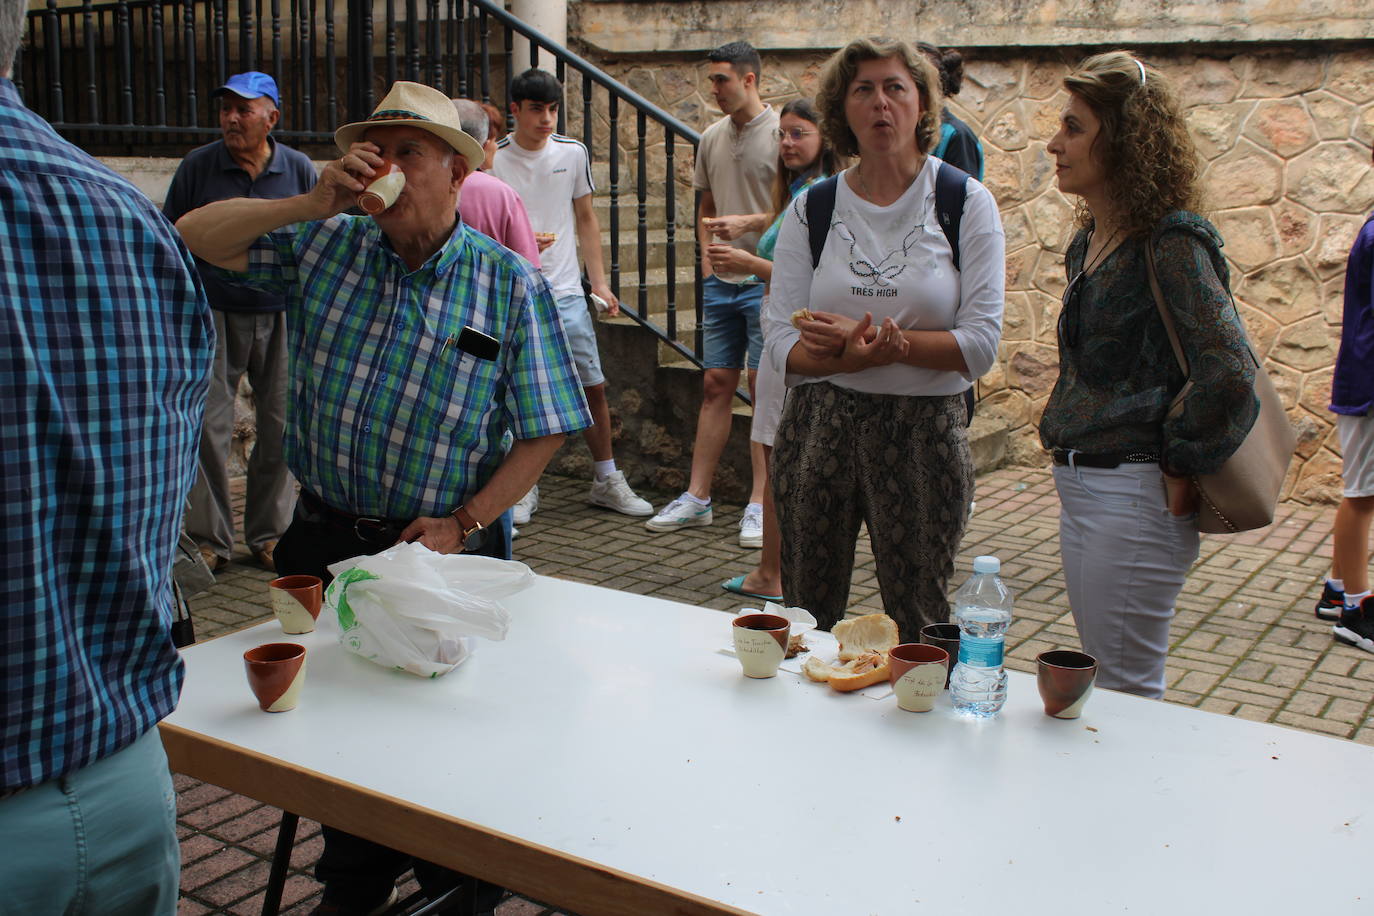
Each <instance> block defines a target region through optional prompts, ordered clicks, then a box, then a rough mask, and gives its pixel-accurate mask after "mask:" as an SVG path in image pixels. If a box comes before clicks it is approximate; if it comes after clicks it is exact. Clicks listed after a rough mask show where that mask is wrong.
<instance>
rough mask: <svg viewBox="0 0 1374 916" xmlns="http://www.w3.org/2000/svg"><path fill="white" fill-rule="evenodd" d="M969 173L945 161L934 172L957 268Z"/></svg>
mask: <svg viewBox="0 0 1374 916" xmlns="http://www.w3.org/2000/svg"><path fill="white" fill-rule="evenodd" d="M968 179H969V174H968V172H965V171H964V170H963V169H961V168H958V167H957V166H953V165H950V164H949V163H948V162H941V163H940V169H939V171H937V172H936V173H935V215H936V216H938V217H939V218H940V228H941V229H943V230H944V231H945V238H946V239H947V240H948V241H949V250H950V252H951V253H952V254H953V255H954V269H955V270H958V269H959V221H960V220H962V219H963V217H964V198H965V197H967V196H968ZM975 400H976V399H975V398H974V394H973V387H972V386H970V387H969V388H967V389H965V390H964V425H965V426H968V425H969V424H970V423H972V422H973V405H974V403H975Z"/></svg>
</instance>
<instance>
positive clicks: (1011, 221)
mask: <svg viewBox="0 0 1374 916" xmlns="http://www.w3.org/2000/svg"><path fill="white" fill-rule="evenodd" d="M598 5H599V4H598ZM682 6H683V7H684V8H686V7H691V6H692V4H683V5H682ZM584 18H585V17H584ZM672 46H676V47H681V46H682V44H681V43H678V44H676V45H672ZM825 56H826V55H825V54H824V53H822V52H815V51H812V52H778V53H765V55H764V77H763V81H762V93H763V95H764V97H765V98H766V99H767V100H769V101H771V102H774V103H779V102H784V101H786V100H787V99H789V98H792V97H794V96H796V95H801V94H804V95H812V94H813V93H814V90H815V86H816V81H817V78H818V75H819V71H820V66H821V64H822V62H823V61H824V59H825ZM967 56H968V60H967V64H966V70H965V73H966V79H965V82H964V87H963V91H962V92H961V93H960V95H959V96H958V97H957V98H955V99H954V100H952V102H951V108H952V109H953V110H954V112H955V113H956V114H958V115H959V116H960V117H961V118H963V119H965V120H966V121H968V122H969V124H971V125H972V126H973V128H974V129H975V131H977V132H978V134H979V135H980V136H981V137H982V138H983V142H984V146H985V150H986V154H987V175H986V184H987V186H988V187H989V189H990V190H991V191H992V192H993V194H994V195H996V197H997V200H998V201H999V203H1000V205H1001V210H1002V219H1003V222H1004V225H1005V227H1006V233H1007V310H1006V321H1005V327H1004V333H1003V343H1002V348H1001V358H1000V360H999V361H998V364H997V365H996V366H995V367H994V368H993V370H992V371H991V372H989V373H988V374H987V375H986V376H985V377H984V378H983V379H982V380H981V381H980V382H979V385H978V389H979V396H980V398H981V403H982V406H981V407H980V412H982V413H985V414H987V415H990V416H997V417H1000V418H1002V419H1003V420H1004V421H1005V422H1006V423H1007V424H1008V426H1009V428H1010V431H1011V435H1010V439H1009V443H1008V458H1009V460H1011V461H1014V462H1019V463H1024V464H1041V463H1043V462H1045V460H1046V456H1045V454H1044V453H1043V451H1041V449H1040V447H1039V441H1038V438H1037V434H1036V422H1037V421H1038V419H1039V416H1040V412H1041V411H1042V410H1043V408H1044V405H1045V401H1046V399H1047V397H1048V395H1049V391H1050V389H1051V388H1052V387H1053V384H1054V381H1055V378H1056V374H1057V369H1058V364H1057V354H1056V347H1055V322H1056V320H1057V318H1058V314H1059V308H1060V295H1061V293H1062V291H1063V288H1064V285H1065V278H1064V267H1063V251H1064V248H1065V245H1066V244H1067V241H1068V240H1069V238H1070V237H1071V229H1072V222H1073V202H1072V201H1070V200H1068V199H1066V198H1065V197H1064V196H1063V195H1061V194H1060V193H1059V192H1058V190H1057V188H1056V187H1055V182H1054V170H1053V162H1052V157H1050V156H1048V155H1047V154H1046V152H1045V144H1046V142H1047V141H1048V139H1049V138H1050V136H1051V135H1052V134H1053V132H1054V130H1055V128H1056V123H1057V119H1058V114H1059V111H1060V109H1061V108H1062V107H1063V105H1064V102H1065V93H1064V91H1063V89H1062V87H1061V79H1062V77H1063V76H1064V74H1065V73H1066V72H1067V69H1068V65H1069V64H1070V63H1072V62H1074V61H1076V60H1078V59H1079V58H1080V57H1081V56H1082V52H1081V51H1080V50H1079V49H1077V48H1063V49H1030V50H1022V49H998V50H989V49H976V50H971V51H969V52H968V54H967ZM1146 56H1147V57H1148V58H1149V59H1150V60H1151V62H1153V63H1155V64H1156V65H1158V66H1159V67H1160V68H1161V69H1162V70H1163V71H1164V72H1165V73H1167V74H1168V75H1169V76H1170V77H1171V78H1172V79H1173V80H1174V81H1175V83H1176V85H1177V86H1178V87H1179V88H1180V90H1181V93H1182V96H1183V98H1184V101H1185V104H1186V105H1187V114H1188V120H1189V123H1190V124H1191V125H1192V128H1193V135H1194V138H1195V140H1196V142H1197V145H1198V150H1199V152H1200V154H1201V156H1202V157H1203V159H1204V160H1205V172H1204V177H1203V181H1204V186H1205V191H1206V194H1207V200H1208V215H1209V216H1210V217H1211V218H1212V219H1213V221H1214V222H1215V223H1216V225H1217V227H1218V228H1219V229H1220V230H1221V233H1222V235H1223V236H1224V237H1225V239H1226V241H1227V244H1226V248H1225V252H1226V255H1227V257H1228V260H1229V261H1230V264H1231V269H1232V287H1233V290H1234V292H1235V295H1236V300H1237V303H1238V306H1239V309H1240V312H1241V314H1242V316H1243V317H1244V320H1245V323H1246V325H1247V327H1248V328H1249V331H1250V334H1251V337H1252V339H1253V341H1254V344H1255V346H1256V349H1257V350H1258V351H1259V353H1260V354H1261V356H1262V358H1263V359H1264V361H1265V366H1266V368H1267V369H1268V371H1269V372H1270V373H1271V375H1272V376H1273V378H1274V380H1275V383H1276V384H1277V386H1278V388H1279V390H1280V392H1281V393H1282V395H1283V398H1284V401H1285V404H1286V406H1287V407H1288V411H1289V416H1290V419H1291V420H1292V422H1293V424H1294V426H1295V427H1296V428H1297V430H1298V432H1299V445H1298V457H1297V460H1296V461H1295V462H1294V465H1293V469H1292V472H1291V476H1290V479H1289V483H1288V486H1287V490H1286V492H1287V494H1288V495H1289V496H1290V497H1292V498H1296V499H1300V500H1305V501H1311V500H1321V501H1325V500H1331V499H1334V498H1336V497H1337V496H1338V494H1339V488H1338V480H1339V470H1340V459H1339V445H1338V443H1337V441H1336V437H1335V431H1334V426H1333V423H1332V415H1331V414H1329V413H1328V412H1327V411H1326V404H1327V398H1328V395H1329V393H1330V382H1331V366H1332V363H1333V361H1334V359H1335V353H1336V346H1337V341H1338V338H1339V334H1340V324H1341V305H1342V283H1343V276H1344V266H1345V257H1346V253H1347V251H1348V249H1349V246H1350V243H1351V241H1352V240H1353V238H1354V235H1355V233H1356V231H1357V230H1358V229H1359V227H1360V225H1361V223H1362V222H1363V220H1364V216H1365V214H1367V213H1368V212H1369V210H1370V209H1371V207H1372V206H1374V168H1371V165H1370V145H1371V143H1374V47H1371V45H1370V43H1369V42H1360V43H1356V44H1353V45H1349V46H1346V47H1344V48H1339V47H1333V46H1330V45H1324V44H1322V43H1315V42H1314V43H1305V42H1294V43H1292V44H1290V45H1288V46H1287V47H1284V48H1279V47H1261V46H1253V45H1251V46H1245V47H1242V48H1237V47H1222V46H1219V47H1216V48H1214V49H1212V50H1192V49H1189V50H1186V51H1185V50H1168V49H1155V50H1153V51H1151V52H1150V53H1148V54H1146ZM601 63H602V64H603V66H605V67H606V68H607V69H608V70H609V71H610V72H611V73H612V74H613V75H615V76H617V77H618V78H620V79H622V80H624V81H625V82H627V83H628V84H629V85H631V86H632V87H634V88H635V89H636V90H637V91H638V92H640V93H641V94H643V95H645V96H646V97H648V98H649V99H650V100H652V101H654V102H656V103H658V104H660V105H662V106H663V107H664V108H665V109H667V110H668V111H669V112H670V113H672V114H673V115H675V116H676V117H678V118H680V119H681V120H683V121H685V122H686V123H688V124H689V125H692V126H695V127H698V128H701V127H705V126H706V125H707V124H708V123H710V122H711V121H712V120H714V119H715V118H716V117H719V112H718V111H716V110H715V109H714V108H713V106H712V104H711V102H710V97H709V94H708V92H707V88H706V81H705V75H706V64H705V63H704V61H703V59H702V55H701V54H698V53H691V54H683V53H674V54H651V55H636V56H635V57H633V58H631V59H625V58H616V59H612V58H609V57H608V58H606V59H604V60H602V61H601ZM689 176H690V173H689V172H688V171H687V169H679V175H678V179H679V200H683V199H687V200H690V184H689V183H688V178H689Z"/></svg>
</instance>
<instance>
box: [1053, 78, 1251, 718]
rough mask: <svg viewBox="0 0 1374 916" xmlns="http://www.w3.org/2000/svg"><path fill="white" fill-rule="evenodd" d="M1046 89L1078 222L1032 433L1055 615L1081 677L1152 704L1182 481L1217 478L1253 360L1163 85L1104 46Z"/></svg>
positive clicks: (1178, 573) (1187, 534)
mask: <svg viewBox="0 0 1374 916" xmlns="http://www.w3.org/2000/svg"><path fill="white" fill-rule="evenodd" d="M1064 86H1065V88H1066V89H1068V91H1069V102H1068V104H1067V105H1066V106H1065V107H1064V110H1063V112H1062V114H1061V116H1060V127H1059V131H1058V133H1056V134H1055V135H1054V138H1053V139H1052V140H1051V141H1050V142H1049V146H1048V150H1049V152H1050V154H1051V155H1053V156H1054V158H1055V162H1056V165H1057V169H1056V175H1057V176H1058V179H1059V190H1060V191H1062V192H1063V193H1065V194H1072V195H1076V196H1077V197H1078V198H1079V207H1078V226H1079V229H1078V232H1077V234H1076V235H1075V236H1074V239H1073V241H1072V243H1070V245H1069V249H1068V254H1067V255H1066V258H1065V262H1066V263H1065V266H1066V268H1067V276H1068V277H1069V283H1068V287H1067V288H1066V289H1065V291H1064V308H1063V311H1062V312H1061V313H1060V317H1059V367H1060V368H1059V380H1058V382H1057V383H1056V384H1055V387H1054V391H1053V392H1052V393H1051V394H1050V399H1049V403H1048V405H1047V406H1046V408H1045V412H1044V416H1043V418H1042V419H1041V423H1040V439H1041V442H1042V443H1044V445H1045V447H1046V448H1048V449H1050V450H1051V451H1052V453H1053V457H1054V464H1055V467H1054V480H1055V486H1056V488H1057V489H1058V491H1059V499H1060V503H1061V505H1062V511H1061V513H1060V547H1061V550H1062V552H1063V559H1064V578H1065V580H1066V583H1067V585H1068V590H1069V606H1070V608H1071V609H1072V611H1073V617H1074V623H1075V624H1076V625H1077V627H1078V633H1079V636H1080V638H1081V639H1082V641H1083V648H1084V650H1085V651H1087V652H1088V653H1089V654H1091V655H1093V656H1095V657H1096V658H1097V660H1098V676H1097V683H1098V685H1099V686H1102V687H1107V688H1110V689H1114V690H1123V691H1126V692H1128V693H1136V694H1140V695H1142V696H1149V697H1160V696H1162V695H1163V694H1164V662H1165V658H1166V656H1167V655H1168V651H1169V622H1170V619H1171V618H1172V617H1173V613H1174V600H1175V599H1176V598H1177V597H1178V594H1179V592H1180V591H1181V590H1182V588H1183V582H1184V579H1185V577H1186V575H1187V572H1188V567H1189V566H1190V565H1192V563H1193V561H1194V560H1195V559H1197V555H1198V532H1197V528H1196V525H1195V514H1196V513H1195V508H1196V493H1195V491H1193V490H1192V488H1191V487H1190V486H1189V484H1188V482H1187V479H1186V478H1187V477H1188V475H1193V474H1207V473H1211V472H1214V471H1216V470H1217V469H1218V468H1220V466H1221V465H1222V463H1223V462H1224V461H1225V460H1226V459H1227V458H1228V457H1230V455H1231V454H1232V453H1233V452H1234V451H1235V450H1236V448H1237V447H1238V446H1239V445H1240V443H1241V441H1242V440H1243V439H1244V438H1245V435H1246V433H1247V432H1248V431H1249V429H1250V427H1251V426H1252V425H1253V424H1254V421H1255V417H1256V415H1257V413H1258V410H1259V405H1258V402H1257V400H1256V399H1255V396H1254V394H1253V383H1254V372H1255V365H1254V363H1253V362H1252V360H1251V358H1250V354H1249V351H1248V349H1247V343H1246V337H1245V331H1244V328H1243V326H1242V325H1241V322H1240V317H1239V315H1238V314H1237V313H1236V308H1235V304H1234V302H1233V301H1232V299H1231V294H1230V291H1229V287H1228V274H1227V268H1226V262H1225V260H1224V259H1223V258H1222V255H1221V245H1222V241H1221V237H1220V236H1219V235H1218V234H1217V231H1216V229H1214V228H1213V227H1212V225H1211V224H1210V223H1209V222H1207V221H1206V220H1205V219H1203V218H1202V217H1201V216H1198V215H1197V213H1196V212H1194V211H1195V210H1196V209H1197V208H1198V200H1199V193H1198V165H1197V162H1198V160H1197V155H1196V153H1195V151H1194V149H1193V144H1192V140H1191V139H1190V138H1189V136H1188V130H1187V125H1186V123H1185V122H1184V119H1183V114H1182V112H1181V110H1180V108H1179V104H1178V100H1177V98H1176V97H1175V95H1174V92H1173V90H1172V89H1171V87H1170V86H1169V84H1168V82H1167V80H1166V79H1165V78H1164V76H1163V75H1162V74H1160V73H1159V71H1157V70H1155V69H1154V68H1153V67H1150V66H1149V65H1147V64H1145V63H1144V62H1142V61H1141V60H1139V59H1138V58H1136V57H1134V56H1132V55H1131V54H1128V53H1126V52H1124V51H1113V52H1110V53H1106V54H1099V55H1096V56H1094V57H1090V58H1088V59H1087V60H1085V61H1084V62H1083V63H1082V64H1081V65H1080V66H1079V67H1078V68H1077V69H1076V70H1074V71H1073V72H1072V73H1070V74H1069V76H1067V77H1066V78H1065V79H1064ZM1147 252H1152V253H1153V256H1154V263H1155V273H1156V276H1157V278H1158V281H1159V285H1160V288H1161V289H1162V291H1163V296H1164V301H1165V302H1166V303H1167V306H1168V308H1169V313H1170V315H1171V316H1172V318H1173V321H1174V324H1175V326H1176V327H1177V328H1178V334H1179V337H1180V339H1181V341H1182V344H1183V350H1184V353H1185V355H1186V356H1187V360H1188V365H1189V367H1190V370H1191V382H1192V384H1191V385H1190V387H1189V389H1188V393H1187V395H1186V396H1185V397H1184V399H1183V403H1182V410H1181V411H1179V412H1176V413H1174V412H1171V411H1170V409H1169V408H1170V402H1171V401H1172V399H1173V397H1174V396H1175V395H1176V394H1177V393H1178V392H1179V391H1180V390H1181V389H1182V387H1183V384H1184V381H1185V380H1184V377H1183V373H1182V370H1180V368H1179V366H1178V362H1177V360H1176V359H1175V357H1174V353H1173V350H1172V348H1171V346H1170V344H1169V338H1168V336H1167V333H1166V331H1165V328H1164V323H1163V320H1162V319H1161V318H1160V315H1159V311H1158V307H1157V306H1156V304H1155V299H1154V296H1153V294H1152V293H1151V288H1150V274H1149V266H1148V259H1147ZM1161 472H1162V473H1161Z"/></svg>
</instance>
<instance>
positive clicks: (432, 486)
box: [177, 82, 590, 913]
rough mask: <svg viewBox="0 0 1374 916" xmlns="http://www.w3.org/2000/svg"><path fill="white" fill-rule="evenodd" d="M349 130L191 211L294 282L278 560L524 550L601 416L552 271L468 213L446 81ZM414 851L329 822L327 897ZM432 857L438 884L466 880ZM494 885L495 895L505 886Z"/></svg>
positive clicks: (285, 568)
mask: <svg viewBox="0 0 1374 916" xmlns="http://www.w3.org/2000/svg"><path fill="white" fill-rule="evenodd" d="M335 141H336V142H337V143H338V145H339V148H340V149H341V150H344V151H345V152H344V155H343V157H342V158H341V159H339V160H337V161H335V162H331V163H330V164H329V165H328V166H326V167H325V169H324V171H323V173H322V174H321V175H320V180H319V183H318V184H317V185H316V186H315V187H314V189H313V190H311V191H310V192H309V193H307V194H302V195H299V196H297V197H288V198H285V199H282V200H254V199H246V198H242V199H236V200H223V201H219V202H217V203H213V204H209V205H207V206H205V207H202V208H201V209H199V210H194V211H192V212H190V213H188V214H186V215H185V216H183V217H182V218H181V219H180V220H179V221H178V222H177V228H178V229H179V230H180V231H181V233H182V236H183V237H184V238H185V239H186V242H187V244H188V245H189V246H190V248H191V250H192V251H193V252H195V254H196V255H197V256H199V257H200V258H201V259H203V260H205V261H207V262H209V263H210V264H213V265H215V266H216V267H217V268H220V269H221V271H220V272H221V273H222V274H223V275H224V277H225V278H226V279H230V280H236V281H237V282H241V283H247V284H251V285H253V286H256V287H258V288H261V289H269V290H276V291H280V292H281V293H283V294H284V295H285V297H286V327H287V349H288V351H289V359H290V367H291V368H290V376H291V378H290V386H289V393H288V396H287V420H286V425H287V432H286V449H285V451H286V461H287V464H288V466H289V467H290V468H291V472H292V473H293V474H294V475H295V477H296V479H297V480H298V481H300V484H301V494H300V500H299V501H298V503H297V508H296V515H295V518H294V519H293V520H292V522H291V525H290V527H289V528H287V530H286V533H285V534H284V535H283V536H282V538H281V541H280V542H279V543H278V544H277V549H276V553H275V560H276V563H277V571H278V573H280V574H282V575H288V574H293V573H310V574H313V575H317V576H320V577H321V578H323V579H325V580H326V581H328V579H329V574H328V572H327V570H326V569H325V567H326V566H328V565H329V564H330V563H333V562H336V561H338V560H342V559H347V558H349V557H353V556H357V555H359V554H365V553H377V552H379V551H381V550H384V549H386V548H387V547H390V546H391V545H392V544H395V543H396V542H397V541H419V542H420V543H422V544H424V545H425V546H426V547H429V548H430V549H431V550H436V551H438V552H440V553H452V552H456V551H468V552H476V553H482V554H486V555H489V556H495V557H504V558H509V556H510V536H509V533H508V531H501V530H500V528H499V527H496V526H493V522H496V521H497V520H498V519H499V518H500V517H501V515H502V513H504V512H505V510H506V509H507V508H509V507H510V506H511V504H512V503H514V502H515V501H516V500H517V499H519V498H520V496H521V495H522V494H524V493H525V491H527V490H528V489H529V488H530V487H531V486H533V484H534V482H535V480H537V479H538V477H539V474H540V473H541V472H542V471H543V470H544V466H545V465H546V464H547V463H548V461H549V459H550V458H551V457H552V456H553V453H554V451H555V450H556V449H557V448H558V446H559V444H560V443H561V442H562V441H563V437H564V434H566V433H569V432H574V431H576V430H580V429H582V428H583V427H585V426H587V425H588V423H589V422H590V415H589V413H588V411H587V405H586V401H585V400H584V399H583V396H582V387H581V384H580V382H579V381H578V378H577V375H576V374H575V372H574V370H573V365H572V358H571V356H570V355H569V352H568V346H567V343H566V341H565V339H564V336H563V330H562V326H561V325H560V324H559V321H558V316H557V313H556V312H555V310H554V302H553V297H552V295H551V294H550V292H549V286H548V283H547V282H545V280H544V279H543V277H542V276H541V275H540V273H539V271H538V270H537V269H535V268H533V267H531V266H530V265H529V263H528V262H526V261H525V260H524V259H523V258H520V257H519V256H517V255H515V254H513V253H511V252H510V251H509V250H508V249H506V248H504V247H502V246H501V245H499V244H497V243H496V242H494V241H492V240H491V239H489V238H488V237H486V236H484V235H482V234H480V233H478V232H475V231H473V230H471V229H469V228H468V227H467V226H465V225H464V224H463V223H462V221H461V220H459V219H457V217H456V213H457V204H458V196H459V187H460V186H461V185H462V183H463V180H464V179H465V178H467V176H468V174H469V173H470V172H471V171H472V170H473V169H475V168H477V167H478V166H480V165H481V164H482V160H483V152H482V146H481V144H480V143H478V142H477V141H476V140H475V139H473V138H472V137H469V136H468V135H467V134H465V133H463V131H462V130H461V126H460V123H459V120H458V115H457V113H456V112H455V111H454V109H453V105H452V103H450V102H449V100H448V97H447V96H446V95H444V94H443V93H442V92H439V91H438V90H436V89H431V88H430V87H428V86H421V85H419V84H417V83H407V82H398V83H396V84H395V85H394V86H393V87H392V89H391V91H390V92H389V93H388V94H387V97H386V98H384V99H383V100H382V102H381V104H380V105H379V106H378V107H377V110H376V111H375V112H374V113H373V115H372V117H371V118H369V119H368V120H367V121H364V122H359V123H356V124H348V125H345V126H343V127H341V128H339V130H338V131H337V132H336V133H335ZM384 162H386V163H390V164H395V165H397V166H399V167H400V168H401V170H402V171H403V172H404V173H405V188H404V190H402V192H401V195H400V197H399V198H398V199H397V201H396V203H395V204H394V205H392V206H391V207H390V208H389V209H387V210H385V211H383V212H381V213H379V214H377V215H376V216H375V217H364V216H344V215H341V214H342V213H343V211H344V210H345V209H347V208H349V207H351V206H353V205H354V203H355V202H356V201H357V199H358V194H359V192H360V191H362V190H363V189H364V185H365V183H366V182H368V181H370V180H371V178H372V177H373V176H374V175H377V174H381V169H382V166H383V163H384ZM465 328H472V329H473V331H474V332H480V334H481V335H486V336H487V337H489V338H493V339H494V340H493V341H492V345H491V346H487V347H484V346H483V345H482V339H481V337H480V336H477V334H475V333H473V332H467V331H465V330H464V329H465ZM493 348H494V349H495V352H490V350H491V349H493ZM508 429H509V430H510V431H511V432H512V433H513V435H514V437H515V444H514V445H513V446H512V448H511V450H510V452H509V453H505V452H503V450H502V447H501V446H502V437H503V436H504V434H505V432H506V431H507V430H508ZM489 526H490V527H489ZM407 864H410V863H409V859H408V857H407V856H404V855H402V854H401V853H398V852H394V851H392V850H389V849H386V848H384V847H381V846H378V845H376V844H374V843H370V842H368V841H366V840H363V839H360V838H358V837H354V836H350V835H349V834H346V833H343V832H342V831H339V830H335V829H333V828H329V827H326V828H325V848H324V854H323V855H322V856H321V858H320V864H319V867H318V869H317V871H316V874H317V876H318V877H319V878H320V880H322V881H323V882H324V883H325V892H324V902H323V903H322V904H321V906H320V909H319V910H318V911H317V912H320V913H369V912H372V911H374V910H375V909H376V908H377V907H379V906H382V905H384V904H385V903H386V901H387V900H389V899H390V898H391V897H392V896H394V894H395V888H394V879H395V878H396V877H397V876H398V875H399V874H400V873H401V872H402V871H403V870H404V869H405V867H406V866H407ZM414 864H415V869H416V877H417V878H418V879H419V881H420V884H421V886H422V887H423V888H424V889H425V891H426V892H427V893H429V894H430V896H434V895H435V894H436V893H440V892H443V891H445V890H447V889H448V888H451V887H453V886H454V885H455V884H456V883H457V882H458V881H460V880H462V878H461V876H458V875H455V874H454V873H452V872H447V871H445V870H443V869H437V868H435V867H434V866H432V865H429V864H428V863H425V862H420V861H416V862H415V863H414ZM479 893H480V894H481V896H482V897H483V899H482V900H479V910H482V911H486V910H490V909H493V908H494V907H495V900H496V899H498V898H499V894H500V889H499V888H494V886H490V885H487V886H485V887H484V888H482V890H481V891H480V892H479Z"/></svg>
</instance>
